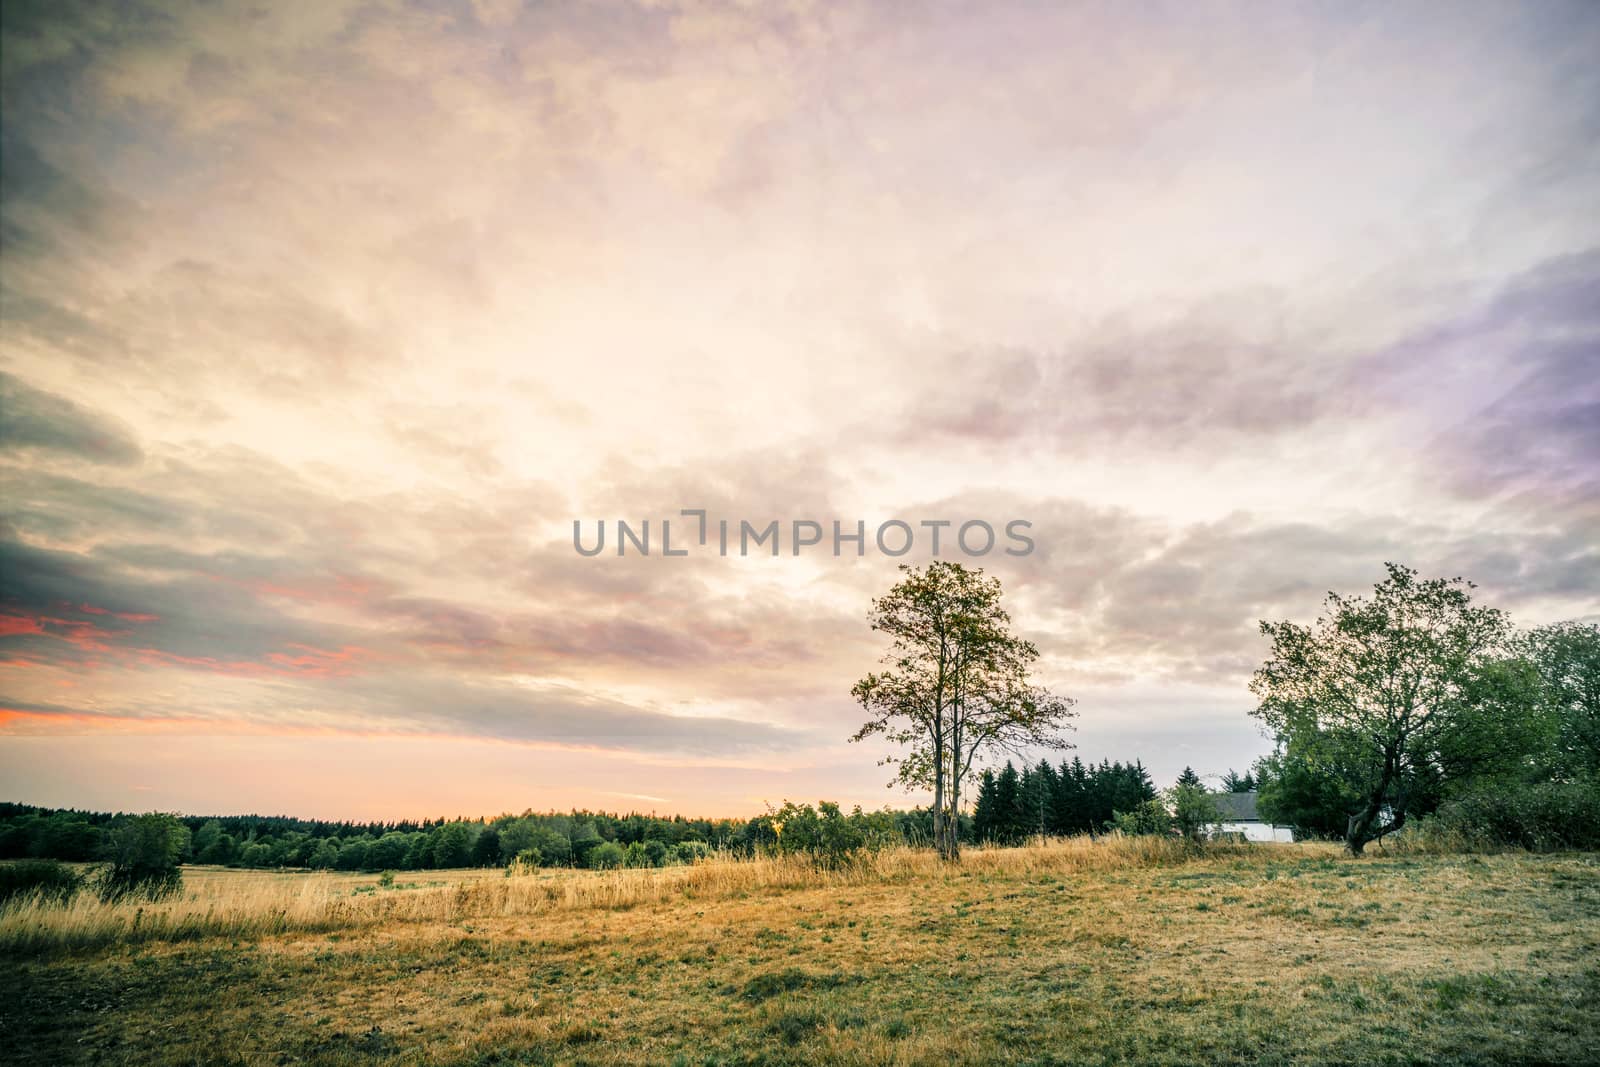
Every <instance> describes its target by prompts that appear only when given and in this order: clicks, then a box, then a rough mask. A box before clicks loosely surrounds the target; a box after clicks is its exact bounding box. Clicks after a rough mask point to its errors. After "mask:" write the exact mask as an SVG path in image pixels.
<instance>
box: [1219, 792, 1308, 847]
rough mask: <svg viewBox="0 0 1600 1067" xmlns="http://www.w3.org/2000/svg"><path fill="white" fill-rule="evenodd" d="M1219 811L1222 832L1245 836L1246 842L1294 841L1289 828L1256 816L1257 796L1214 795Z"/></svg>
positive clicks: (1243, 794)
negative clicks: (1263, 820) (1220, 813)
mask: <svg viewBox="0 0 1600 1067" xmlns="http://www.w3.org/2000/svg"><path fill="white" fill-rule="evenodd" d="M1211 799H1212V800H1214V801H1216V803H1217V810H1218V811H1220V812H1222V832H1223V833H1225V834H1243V835H1244V837H1245V840H1246V841H1293V840H1294V831H1293V830H1291V829H1290V828H1289V827H1287V826H1277V825H1274V824H1273V823H1269V822H1262V821H1261V816H1260V815H1257V814H1256V794H1255V791H1254V790H1252V791H1251V792H1248V793H1212V794H1211Z"/></svg>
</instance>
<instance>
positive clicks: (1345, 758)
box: [1250, 563, 1511, 854]
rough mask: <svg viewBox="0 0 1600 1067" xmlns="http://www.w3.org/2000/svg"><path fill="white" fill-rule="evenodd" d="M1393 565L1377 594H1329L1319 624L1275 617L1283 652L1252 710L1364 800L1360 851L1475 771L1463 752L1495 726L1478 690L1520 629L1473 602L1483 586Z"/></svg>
mask: <svg viewBox="0 0 1600 1067" xmlns="http://www.w3.org/2000/svg"><path fill="white" fill-rule="evenodd" d="M1386 568H1387V570H1388V577H1387V578H1386V579H1385V580H1384V581H1382V582H1380V583H1378V585H1377V586H1375V587H1374V589H1373V592H1372V595H1371V596H1370V597H1344V596H1340V595H1339V594H1337V593H1330V594H1328V597H1327V601H1326V608H1325V611H1324V614H1323V615H1322V616H1321V617H1320V618H1318V619H1317V621H1316V623H1315V624H1314V625H1312V626H1309V627H1306V626H1300V625H1298V624H1296V623H1293V622H1280V623H1270V622H1263V623H1262V624H1261V632H1262V633H1263V634H1264V635H1266V636H1267V637H1268V638H1269V639H1270V640H1271V642H1272V650H1271V653H1270V654H1269V656H1268V658H1267V660H1266V662H1265V663H1263V664H1262V665H1261V667H1260V669H1258V670H1257V671H1256V674H1255V676H1254V678H1253V679H1252V680H1251V683H1250V688H1251V691H1252V692H1254V693H1255V694H1256V696H1257V698H1258V699H1259V701H1260V703H1259V704H1258V706H1257V707H1256V709H1255V711H1253V712H1252V714H1253V715H1255V716H1257V717H1258V718H1259V719H1260V720H1261V721H1262V723H1263V724H1264V725H1265V726H1266V727H1267V729H1268V730H1270V731H1271V732H1272V734H1273V735H1274V736H1275V737H1276V738H1277V739H1278V740H1279V742H1280V744H1281V745H1284V746H1292V747H1293V748H1294V749H1296V751H1297V754H1298V758H1299V759H1300V760H1302V761H1303V762H1304V765H1305V766H1306V767H1308V768H1315V769H1316V772H1317V773H1319V774H1324V775H1335V776H1337V777H1338V779H1339V782H1338V787H1339V791H1340V792H1341V793H1346V794H1348V795H1350V796H1351V797H1352V798H1353V800H1352V804H1351V806H1350V808H1349V809H1348V810H1347V811H1346V820H1345V827H1344V837H1345V843H1346V845H1347V846H1348V847H1349V849H1350V851H1351V852H1352V853H1355V854H1359V853H1360V852H1361V851H1362V850H1363V848H1364V847H1365V846H1366V844H1367V842H1369V841H1372V840H1374V839H1376V838H1379V837H1382V836H1383V835H1384V834H1387V833H1391V832H1393V831H1395V830H1397V829H1399V828H1400V827H1401V826H1403V825H1404V824H1405V821H1406V818H1407V817H1408V815H1410V814H1411V813H1412V812H1413V811H1414V810H1415V806H1417V805H1425V804H1426V803H1427V802H1428V800H1429V797H1430V796H1432V795H1437V793H1438V792H1439V790H1440V789H1441V788H1442V787H1443V786H1444V785H1445V784H1447V783H1448V782H1449V780H1450V779H1452V778H1455V777H1460V776H1461V775H1463V774H1466V773H1470V771H1469V770H1467V769H1466V768H1464V767H1463V766H1461V765H1458V763H1457V762H1455V761H1454V760H1453V758H1452V756H1453V755H1455V754H1459V752H1457V748H1456V746H1458V745H1459V746H1463V747H1462V749H1461V751H1466V750H1467V749H1471V750H1472V751H1473V752H1474V753H1480V750H1479V746H1477V744H1476V743H1468V742H1467V739H1468V738H1469V737H1470V736H1472V735H1475V734H1476V735H1487V734H1488V733H1489V732H1491V731H1490V730H1489V729H1488V723H1489V722H1490V721H1491V720H1493V719H1494V718H1495V715H1496V712H1495V709H1494V708H1491V707H1488V706H1486V705H1485V704H1484V703H1483V701H1482V700H1480V699H1476V697H1475V691H1476V688H1477V686H1478V685H1479V683H1480V682H1481V681H1482V679H1483V677H1484V672H1485V671H1486V670H1488V669H1489V664H1490V663H1491V661H1493V660H1494V659H1496V658H1498V656H1499V655H1500V654H1501V653H1502V652H1503V651H1504V649H1505V648H1506V646H1507V643H1508V639H1509V637H1510V634H1511V629H1510V622H1509V621H1508V620H1507V619H1506V617H1505V615H1504V614H1503V613H1502V612H1500V611H1498V610H1496V609H1494V608H1486V607H1480V606H1478V605H1475V604H1473V603H1472V598H1471V594H1470V591H1471V589H1472V585H1471V583H1468V582H1464V581H1462V580H1461V579H1458V578H1457V579H1429V580H1423V579H1420V578H1418V577H1417V574H1416V572H1415V571H1413V570H1411V569H1409V568H1407V567H1402V566H1399V565H1397V564H1393V563H1390V564H1386Z"/></svg>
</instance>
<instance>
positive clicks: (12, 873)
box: [0, 860, 84, 904]
mask: <svg viewBox="0 0 1600 1067" xmlns="http://www.w3.org/2000/svg"><path fill="white" fill-rule="evenodd" d="M83 882H84V879H83V876H82V875H80V874H79V873H78V872H77V871H75V870H73V869H72V868H71V867H68V866H67V865H66V864H64V863H60V862H58V861H56V860H18V861H16V862H12V863H0V904H5V903H7V902H8V901H11V900H16V899H20V898H25V897H28V896H37V897H38V898H39V899H40V900H47V901H51V902H52V903H57V904H66V903H69V902H71V900H72V898H73V897H75V896H77V894H78V890H80V889H82V888H83Z"/></svg>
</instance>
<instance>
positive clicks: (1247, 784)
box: [1222, 767, 1256, 793]
mask: <svg viewBox="0 0 1600 1067" xmlns="http://www.w3.org/2000/svg"><path fill="white" fill-rule="evenodd" d="M1222 788H1223V789H1224V790H1225V791H1227V792H1229V793H1253V792H1255V791H1256V779H1255V775H1253V774H1251V773H1250V772H1249V771H1246V772H1245V773H1244V774H1242V775H1241V774H1239V773H1237V772H1236V771H1234V770H1233V768H1231V767H1230V768H1228V773H1227V774H1224V775H1223V776H1222Z"/></svg>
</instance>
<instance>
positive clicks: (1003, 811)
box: [994, 760, 1027, 845]
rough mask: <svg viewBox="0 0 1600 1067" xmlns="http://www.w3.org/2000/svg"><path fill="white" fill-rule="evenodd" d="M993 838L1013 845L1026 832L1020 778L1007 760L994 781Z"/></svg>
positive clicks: (1004, 843)
mask: <svg viewBox="0 0 1600 1067" xmlns="http://www.w3.org/2000/svg"><path fill="white" fill-rule="evenodd" d="M994 806H995V831H994V838H995V840H996V841H998V842H1000V843H1001V844H1003V845H1015V844H1016V843H1017V842H1019V841H1021V840H1022V838H1023V836H1024V835H1025V834H1026V833H1027V831H1026V829H1025V828H1024V820H1025V818H1026V817H1025V816H1024V814H1023V810H1022V780H1021V778H1020V777H1019V776H1018V774H1017V769H1016V768H1015V767H1013V766H1012V765H1011V761H1010V760H1007V761H1006V765H1005V768H1004V769H1003V770H1001V772H1000V773H999V774H998V775H996V776H995V782H994Z"/></svg>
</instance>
